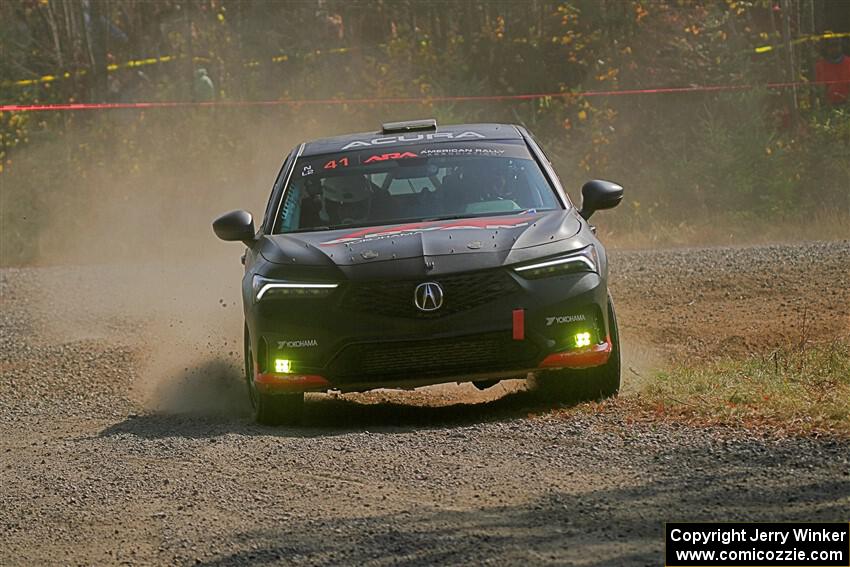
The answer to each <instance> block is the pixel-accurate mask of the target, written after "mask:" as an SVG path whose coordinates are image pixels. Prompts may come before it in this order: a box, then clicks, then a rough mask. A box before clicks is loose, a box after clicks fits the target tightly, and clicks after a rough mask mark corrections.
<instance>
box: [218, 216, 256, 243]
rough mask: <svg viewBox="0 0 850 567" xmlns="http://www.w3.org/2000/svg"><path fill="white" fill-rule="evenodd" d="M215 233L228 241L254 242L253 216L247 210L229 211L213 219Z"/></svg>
mask: <svg viewBox="0 0 850 567" xmlns="http://www.w3.org/2000/svg"><path fill="white" fill-rule="evenodd" d="M213 231H214V232H215V235H216V236H218V237H219V238H221V239H222V240H227V241H228V242H244V243H245V244H246V245H248V246H250V245H251V244H252V243H253V242H254V232H255V231H254V217H252V216H251V213H249V212H248V211H241V210H240V211H230V212H229V213H224V214H223V215H221V216H220V217H218V218H217V219H215V220H214V221H213Z"/></svg>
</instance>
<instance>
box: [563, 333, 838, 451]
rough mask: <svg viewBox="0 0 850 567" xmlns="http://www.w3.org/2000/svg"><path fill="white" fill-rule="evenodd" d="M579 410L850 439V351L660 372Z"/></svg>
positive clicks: (806, 351) (788, 351)
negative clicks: (614, 397)
mask: <svg viewBox="0 0 850 567" xmlns="http://www.w3.org/2000/svg"><path fill="white" fill-rule="evenodd" d="M575 410H577V411H602V412H604V411H622V412H624V414H625V415H624V418H625V419H627V420H630V421H639V422H652V421H663V422H676V423H682V424H687V425H693V426H720V427H736V428H745V429H752V430H759V431H761V432H763V433H772V434H776V435H799V434H804V435H824V434H828V435H840V436H850V345H848V343H847V342H844V341H839V340H836V341H834V342H831V343H828V344H819V345H804V346H799V345H795V346H788V347H785V348H780V349H776V350H774V351H772V352H768V353H762V354H753V355H750V356H749V357H747V358H745V359H725V360H716V361H713V362H709V363H708V364H705V365H700V366H684V365H683V366H679V367H675V368H672V369H669V370H666V371H663V372H659V373H657V374H656V375H655V376H654V377H653V378H652V379H649V380H647V381H646V382H645V383H644V384H643V385H642V386H641V387H640V388H639V389H638V391H637V392H636V394H635V395H624V396H622V397H620V398H618V399H617V400H611V401H606V402H602V403H599V404H589V405H588V404H585V405H581V406H577V407H576V408H575Z"/></svg>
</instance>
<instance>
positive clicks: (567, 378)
mask: <svg viewBox="0 0 850 567" xmlns="http://www.w3.org/2000/svg"><path fill="white" fill-rule="evenodd" d="M608 325H609V328H610V333H611V355H610V356H609V357H608V362H606V363H605V364H603V365H602V366H597V367H595V368H588V369H586V370H571V369H563V370H549V371H546V372H541V373H540V374H539V375H537V376H535V377H534V378H533V379H532V382H531V386H532V389H534V390H535V391H537V392H539V393H540V394H541V395H542V396H544V397H545V398H546V399H547V400H552V401H558V402H564V403H578V402H583V401H588V400H599V399H603V398H611V397H614V396H616V395H617V392H619V391H620V330H619V328H618V327H617V315H616V313H615V312H614V303H613V301H612V300H611V296H610V295H609V296H608Z"/></svg>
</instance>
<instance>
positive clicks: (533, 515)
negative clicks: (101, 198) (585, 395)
mask: <svg viewBox="0 0 850 567" xmlns="http://www.w3.org/2000/svg"><path fill="white" fill-rule="evenodd" d="M613 256H614V258H613V262H614V268H613V269H612V280H613V284H612V287H613V291H614V294H615V298H616V300H617V306H618V309H619V316H620V320H621V325H622V328H623V335H624V339H625V342H626V356H627V359H626V365H627V368H631V370H627V372H626V373H625V378H626V384H625V386H626V387H625V394H624V395H625V397H626V398H628V396H630V395H633V394H630V392H634V391H636V390H637V389H638V388H639V386H640V381H641V380H643V379H645V378H646V377H649V376H651V375H652V372H653V371H654V370H655V369H658V368H662V367H664V366H665V365H667V364H670V363H676V362H677V361H682V360H697V361H698V360H706V361H710V360H713V359H715V358H716V357H718V356H724V355H726V354H727V353H743V352H745V351H746V350H747V349H749V350H753V349H769V348H772V347H773V346H775V345H780V344H782V343H783V342H784V341H788V340H791V341H793V340H796V339H797V338H798V337H800V336H801V334H803V333H804V334H805V336H806V337H808V340H811V341H828V340H833V339H834V338H835V337H838V336H841V335H842V334H846V332H847V330H848V315H850V312H848V309H850V307H848V306H850V295H849V294H850V291H848V290H850V284H848V281H847V278H848V271H850V270H848V269H847V268H848V267H849V266H850V243H847V242H837V243H831V244H811V245H799V246H770V247H757V248H729V249H698V250H697V249H695V250H678V251H659V252H621V253H616V252H615V253H614V255H613ZM212 268H216V269H217V266H213V267H211V268H210V269H211V271H214V270H212ZM223 270H224V272H225V273H222V272H215V273H216V274H217V277H216V275H215V274H213V275H212V276H209V275H208V274H205V273H202V272H201V271H200V268H199V271H198V272H197V273H195V274H193V275H194V276H195V278H192V279H190V280H189V281H187V280H186V278H185V276H183V275H175V274H173V273H171V272H169V271H168V270H166V269H164V268H162V269H160V268H147V267H146V268H145V269H144V270H141V269H140V270H138V271H136V272H132V271H128V270H115V269H113V268H103V267H102V268H97V269H81V268H50V269H22V270H3V271H2V272H0V285H2V288H0V289H2V312H0V370H2V379H0V471H2V475H3V483H2V488H0V563H1V564H11V565H31V564H162V563H167V564H187V563H189V564H192V563H199V564H209V565H232V564H243V563H249V562H258V563H295V564H319V563H321V564H339V565H351V564H371V565H413V564H423V563H426V564H427V563H432V564H436V563H439V564H444V563H453V564H456V563H476V564H478V563H485V562H492V563H497V564H520V563H526V564H527V563H533V564H565V563H570V564H579V565H611V564H617V565H646V564H657V563H658V562H659V560H660V555H661V550H662V546H663V537H662V530H663V522H665V521H675V520H694V521H697V520H724V521H733V520H762V521H782V520H807V521H818V520H823V521H827V520H833V521H846V520H847V514H848V510H850V441H848V440H846V439H842V438H818V437H811V436H809V437H796V436H791V437H777V436H774V435H769V434H767V435H765V434H764V432H763V431H761V432H753V431H751V430H747V429H742V428H720V427H707V428H702V427H691V426H685V425H681V424H678V423H675V422H671V421H669V420H662V421H651V420H635V419H633V416H632V415H630V413H629V411H630V410H629V408H628V407H627V404H625V405H623V406H617V405H612V406H610V407H606V408H603V409H601V410H599V409H598V408H595V407H594V406H581V407H578V408H574V409H572V410H568V411H564V410H561V409H557V408H554V407H551V406H546V405H541V403H540V402H539V401H537V400H534V399H532V398H531V396H529V395H528V394H527V393H525V392H524V391H523V390H522V388H521V387H518V386H517V385H516V384H507V385H500V386H497V387H495V388H493V389H491V390H488V391H485V392H477V391H476V390H474V388H472V387H471V386H468V385H467V386H458V387H444V388H437V389H426V390H421V391H415V392H401V393H396V392H377V393H372V394H369V395H361V396H341V397H334V396H315V397H312V398H311V399H310V400H309V401H308V404H307V407H306V422H305V425H304V426H303V427H298V428H279V429H269V428H263V427H258V426H256V425H254V424H252V423H251V421H250V419H249V417H248V415H247V408H246V405H245V396H244V392H243V390H242V386H241V384H239V382H238V369H237V368H238V359H239V355H238V352H237V351H238V347H237V346H236V345H238V342H239V341H238V339H239V308H238V306H237V304H236V302H235V300H236V299H237V298H235V297H233V293H232V289H231V288H232V287H233V286H231V285H229V283H230V282H229V280H228V278H229V277H230V276H231V275H233V274H236V275H235V277H238V266H235V265H234V266H228V267H227V268H224V269H223ZM228 270H229V271H228ZM208 276H209V277H208ZM198 281H203V282H204V284H203V285H198V283H197V282H198ZM60 284H61V288H62V289H64V290H65V291H63V292H62V293H59V292H57V291H56V290H57V289H60V287H59V286H60ZM813 290H816V291H817V293H813ZM730 329H735V332H734V333H733V332H730Z"/></svg>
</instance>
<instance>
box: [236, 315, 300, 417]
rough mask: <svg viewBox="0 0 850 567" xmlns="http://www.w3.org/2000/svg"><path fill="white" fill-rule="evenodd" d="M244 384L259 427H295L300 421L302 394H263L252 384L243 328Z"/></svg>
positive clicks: (247, 339) (248, 340) (251, 363)
mask: <svg viewBox="0 0 850 567" xmlns="http://www.w3.org/2000/svg"><path fill="white" fill-rule="evenodd" d="M244 352H245V383H246V385H247V386H248V399H249V400H250V401H251V409H252V410H253V414H254V420H255V421H256V422H257V423H259V424H260V425H272V426H275V425H295V424H297V423H299V422H300V421H301V413H302V412H303V410H304V394H303V393H302V394H264V393H262V392H259V391H257V387H256V385H255V384H254V357H253V354H252V352H251V338H250V337H249V335H248V327H247V325H246V326H245V350H244Z"/></svg>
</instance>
